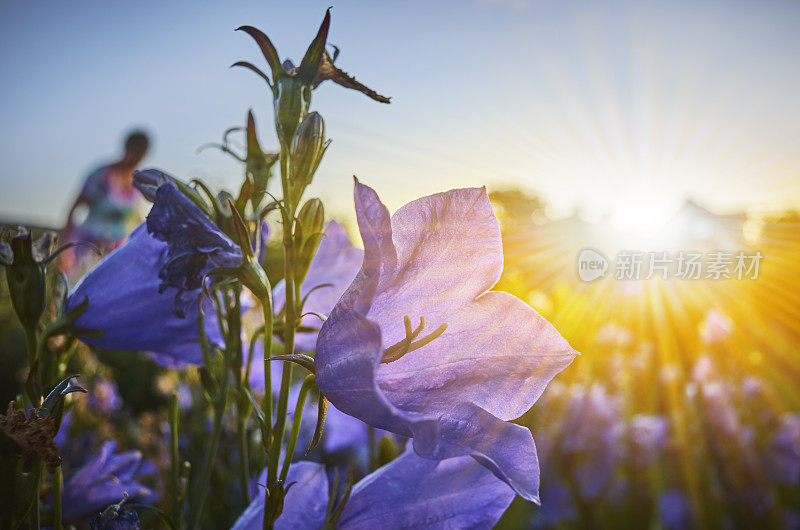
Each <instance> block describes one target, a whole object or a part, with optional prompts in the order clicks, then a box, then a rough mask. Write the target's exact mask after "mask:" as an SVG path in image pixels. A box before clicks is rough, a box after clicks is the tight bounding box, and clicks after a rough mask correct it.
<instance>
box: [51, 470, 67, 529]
mask: <svg viewBox="0 0 800 530" xmlns="http://www.w3.org/2000/svg"><path fill="white" fill-rule="evenodd" d="M63 486H64V474H63V472H62V471H61V466H58V467H57V468H56V470H55V472H54V473H53V528H54V530H61V528H62V526H61V490H62V488H63Z"/></svg>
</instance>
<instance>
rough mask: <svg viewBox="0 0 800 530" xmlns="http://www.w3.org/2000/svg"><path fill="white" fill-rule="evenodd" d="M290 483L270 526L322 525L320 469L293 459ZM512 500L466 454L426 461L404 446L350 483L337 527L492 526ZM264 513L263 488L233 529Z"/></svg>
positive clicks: (300, 529)
mask: <svg viewBox="0 0 800 530" xmlns="http://www.w3.org/2000/svg"><path fill="white" fill-rule="evenodd" d="M262 479H263V477H262ZM260 482H261V483H263V482H264V480H260ZM292 483H294V484H293V486H291V488H289V492H288V493H287V494H286V498H285V500H284V507H283V512H282V513H281V516H280V517H279V518H278V520H277V521H276V522H275V528H276V529H284V528H286V529H289V528H291V529H297V530H306V529H321V528H323V527H324V526H325V515H326V514H325V511H326V505H327V502H328V495H329V493H328V477H327V475H326V474H325V468H324V467H323V466H322V465H321V464H317V463H313V462H297V463H294V464H292V465H291V466H290V467H289V474H288V475H287V478H286V484H292ZM513 498H514V493H513V492H512V491H511V490H510V489H508V488H507V487H506V486H505V484H503V483H502V482H501V481H499V480H497V478H495V477H494V476H493V475H492V474H491V473H490V472H488V471H487V470H486V469H484V468H483V467H482V466H480V465H478V464H477V463H476V462H475V461H474V460H473V459H471V458H469V457H458V458H451V459H448V460H442V461H435V460H428V459H424V458H420V457H418V456H417V455H416V454H415V453H414V451H413V450H412V449H411V448H408V449H407V450H406V451H405V453H403V454H402V455H401V456H400V457H399V458H397V459H395V460H393V461H392V462H390V463H389V464H386V465H385V466H383V467H381V468H379V469H378V470H377V471H375V472H373V473H372V474H370V475H368V476H366V477H364V478H363V479H362V480H360V481H359V482H358V483H357V484H356V485H355V486H354V487H353V490H352V493H351V495H350V499H349V500H348V501H347V504H345V506H344V509H343V510H342V513H341V517H340V518H339V520H338V524H337V525H336V528H341V529H343V530H344V529H347V530H351V529H371V528H386V529H391V528H491V527H492V526H493V525H494V524H495V523H496V522H497V520H498V519H500V516H501V515H502V514H503V512H504V511H505V510H506V508H508V505H509V504H511V501H512V500H513ZM263 516H264V495H263V492H262V493H261V494H259V495H257V496H256V498H255V500H254V501H253V502H252V503H251V504H250V506H249V507H248V508H247V509H246V510H245V511H244V513H242V515H241V516H240V517H239V519H238V520H237V521H236V524H234V525H233V528H232V530H251V529H252V530H256V529H261V528H262V518H263Z"/></svg>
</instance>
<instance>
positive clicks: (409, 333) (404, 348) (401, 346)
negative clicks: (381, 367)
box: [381, 315, 447, 363]
mask: <svg viewBox="0 0 800 530" xmlns="http://www.w3.org/2000/svg"><path fill="white" fill-rule="evenodd" d="M403 324H404V325H405V328H406V336H405V338H404V339H403V340H401V341H400V342H398V343H397V344H394V345H392V346H389V347H388V348H386V350H384V352H383V358H382V359H381V363H390V362H393V361H396V360H398V359H399V358H401V357H402V356H403V355H405V354H407V353H408V352H412V351H414V350H418V349H420V348H422V347H423V346H425V345H426V344H428V343H430V342H432V341H433V340H434V339H436V338H438V337H440V336H441V335H442V333H444V332H445V330H446V329H447V323H445V324H442V325H441V326H439V327H438V328H436V329H435V330H434V331H433V332H432V333H430V334H428V335H426V336H424V337H422V338H421V339H419V340H418V341H416V342H414V339H416V338H417V337H418V336H419V334H420V333H422V330H423V329H425V317H419V326H417V327H416V328H415V329H412V328H411V319H410V318H409V316H408V315H406V316H404V317H403Z"/></svg>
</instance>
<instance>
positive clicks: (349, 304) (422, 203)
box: [316, 181, 576, 501]
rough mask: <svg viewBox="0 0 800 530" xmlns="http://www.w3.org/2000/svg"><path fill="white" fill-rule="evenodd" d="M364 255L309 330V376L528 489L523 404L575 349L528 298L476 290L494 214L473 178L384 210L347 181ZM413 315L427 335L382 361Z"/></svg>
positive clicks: (342, 399) (490, 255)
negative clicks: (314, 331)
mask: <svg viewBox="0 0 800 530" xmlns="http://www.w3.org/2000/svg"><path fill="white" fill-rule="evenodd" d="M355 201H356V212H357V215H358V223H359V228H360V231H361V235H362V239H363V241H364V252H365V254H364V263H363V266H362V269H361V271H360V272H359V273H358V275H357V276H356V278H355V280H354V281H353V284H352V285H351V286H350V287H349V288H348V290H347V291H346V292H345V294H344V295H343V296H342V298H341V299H340V301H339V303H338V304H337V306H336V307H335V308H334V309H333V311H332V312H331V315H330V317H329V319H328V320H327V322H326V323H325V325H324V326H323V328H322V330H321V331H320V334H319V338H318V341H317V354H316V368H317V382H318V384H319V386H320V389H321V390H322V391H323V393H324V394H325V395H326V396H328V398H329V399H330V401H331V403H332V404H334V405H335V406H336V407H337V408H339V409H340V410H341V411H343V412H345V413H347V414H350V415H352V416H355V417H357V418H359V419H362V420H363V421H366V422H367V423H369V424H371V425H373V426H375V427H379V428H382V429H386V430H390V431H392V432H395V433H397V434H400V435H403V436H409V435H412V436H413V437H414V447H415V449H416V451H417V453H418V454H420V455H421V456H424V457H427V458H437V459H438V458H450V457H455V456H462V455H469V456H472V457H474V458H475V459H476V460H478V461H479V462H480V463H481V464H483V465H484V466H486V467H487V468H488V469H490V470H491V471H492V472H493V473H494V474H495V475H497V476H498V477H500V478H502V479H503V480H504V481H506V482H507V483H508V484H509V485H511V486H512V487H513V488H514V489H515V491H517V493H519V494H520V495H521V496H523V497H524V498H526V499H528V500H532V501H538V483H539V470H538V462H537V460H536V448H535V445H534V444H533V439H532V437H531V435H530V431H528V430H527V429H524V428H522V427H519V426H516V425H512V424H508V423H505V422H504V421H503V420H511V419H514V418H516V417H518V416H520V415H522V414H523V413H524V412H525V411H527V410H528V409H529V408H530V407H531V406H532V405H533V403H534V402H535V401H536V400H537V399H538V397H539V396H540V395H541V393H542V392H543V390H544V388H545V386H546V385H547V383H548V382H549V381H550V380H551V379H552V377H553V376H554V375H555V374H556V373H558V372H559V371H561V370H562V369H563V368H564V367H565V366H567V365H568V364H569V363H570V362H571V361H572V359H573V357H574V356H575V355H576V353H575V352H574V350H572V348H570V347H569V345H568V344H567V343H566V341H565V340H564V339H563V338H562V337H561V336H560V335H559V334H558V333H557V332H556V331H555V330H554V329H553V327H552V326H551V325H550V324H549V323H547V322H546V321H545V320H544V319H543V318H541V317H540V316H539V315H538V314H537V313H536V312H535V311H534V310H533V309H531V308H530V307H528V306H527V305H526V304H524V303H523V302H521V301H520V300H518V299H517V298H515V297H513V296H511V295H508V294H505V293H498V292H488V290H489V289H490V288H491V287H492V286H493V285H494V283H495V282H496V281H497V279H498V278H499V276H500V273H501V272H502V245H501V243H500V232H499V227H498V224H497V219H496V218H495V216H494V213H493V211H492V208H491V204H490V203H489V201H488V197H487V196H486V192H485V190H484V189H464V190H452V191H449V192H446V193H440V194H437V195H432V196H430V197H424V198H422V199H419V200H417V201H414V202H412V203H409V204H408V205H406V206H404V207H403V208H401V209H400V210H399V211H398V212H397V213H396V214H395V216H394V217H393V218H391V220H390V219H389V214H388V211H387V210H386V208H385V207H384V206H383V204H381V202H380V200H379V198H378V196H377V194H376V193H375V192H374V190H372V189H371V188H369V187H367V186H364V185H362V184H360V183H359V182H358V181H356V189H355ZM406 315H408V316H409V317H411V318H412V319H416V318H420V317H425V319H426V328H427V331H423V335H422V336H424V335H425V334H426V333H430V332H431V331H432V330H434V329H436V328H437V327H438V326H440V325H442V324H445V323H446V324H448V327H447V329H446V330H445V332H444V333H443V334H442V335H441V336H439V337H438V338H436V339H434V340H433V341H432V342H430V343H428V344H427V345H425V346H423V347H422V348H420V349H419V350H418V351H412V352H410V353H407V354H406V355H405V356H403V357H401V358H400V359H399V360H396V361H393V362H391V363H389V364H384V365H381V364H380V361H381V359H382V358H383V353H384V349H385V348H386V347H388V346H390V345H392V344H395V343H398V342H399V341H400V340H402V339H403V338H404V337H405V335H406V330H405V325H404V316H406Z"/></svg>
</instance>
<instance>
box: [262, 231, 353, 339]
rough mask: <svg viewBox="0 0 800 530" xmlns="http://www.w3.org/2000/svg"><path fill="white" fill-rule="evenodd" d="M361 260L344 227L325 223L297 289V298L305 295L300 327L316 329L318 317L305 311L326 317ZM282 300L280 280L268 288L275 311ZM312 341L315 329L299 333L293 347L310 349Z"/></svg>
mask: <svg viewBox="0 0 800 530" xmlns="http://www.w3.org/2000/svg"><path fill="white" fill-rule="evenodd" d="M363 259H364V251H363V250H361V249H360V248H356V247H354V246H353V245H352V244H351V243H350V237H349V236H348V235H347V232H346V231H345V229H344V227H343V226H342V225H340V224H339V223H337V222H336V221H331V222H329V223H328V226H327V227H326V228H325V237H323V238H322V240H321V241H320V243H319V247H318V248H317V252H316V254H314V258H313V259H312V260H311V266H310V267H309V268H308V274H307V275H306V278H305V280H303V286H302V288H301V291H300V296H301V297H306V296H307V298H306V303H305V305H304V306H303V313H305V314H306V316H304V317H303V320H302V325H303V326H306V327H311V328H319V327H320V326H321V325H322V322H321V321H320V319H319V317H317V316H316V315H313V314H309V313H318V314H320V315H323V316H326V317H327V316H328V315H329V314H330V312H331V310H332V309H333V306H335V305H336V302H338V301H339V298H340V297H341V296H342V294H343V293H344V291H345V289H347V287H348V286H349V285H350V283H351V282H352V281H353V278H355V276H356V274H357V273H358V269H359V268H360V267H361V262H362V261H363ZM285 302H286V284H285V283H284V281H283V280H281V282H280V283H278V284H277V285H276V286H275V289H273V291H272V303H273V306H274V307H275V309H276V311H279V310H280V309H281V308H282V307H283V305H284V303H285ZM316 342H317V333H316V332H300V333H297V335H296V337H295V348H296V349H297V350H299V351H311V350H313V349H314V346H315V344H316Z"/></svg>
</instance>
